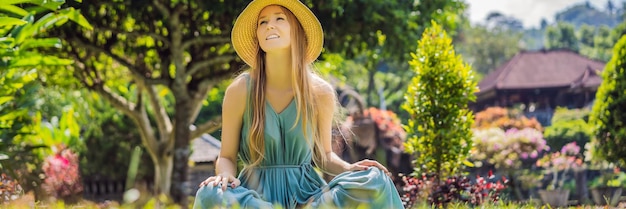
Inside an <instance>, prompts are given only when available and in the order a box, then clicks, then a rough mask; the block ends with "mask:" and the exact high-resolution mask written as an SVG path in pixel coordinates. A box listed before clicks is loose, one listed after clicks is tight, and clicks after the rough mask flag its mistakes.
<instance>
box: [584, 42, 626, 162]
mask: <svg viewBox="0 0 626 209" xmlns="http://www.w3.org/2000/svg"><path fill="white" fill-rule="evenodd" d="M625 107H626V35H624V36H622V38H620V40H619V41H618V42H617V44H615V47H614V48H613V57H612V58H611V60H610V61H609V63H607V65H606V67H605V68H604V72H602V84H601V85H600V87H599V88H598V92H597V93H596V101H595V104H594V106H593V109H592V110H591V115H590V118H589V123H590V124H591V125H592V126H593V128H594V135H595V137H594V138H593V139H592V140H591V141H592V144H593V145H594V146H595V147H594V150H595V151H594V153H593V154H594V156H597V157H600V158H602V159H605V160H607V161H609V162H614V163H618V164H621V165H622V166H626V108H625Z"/></svg>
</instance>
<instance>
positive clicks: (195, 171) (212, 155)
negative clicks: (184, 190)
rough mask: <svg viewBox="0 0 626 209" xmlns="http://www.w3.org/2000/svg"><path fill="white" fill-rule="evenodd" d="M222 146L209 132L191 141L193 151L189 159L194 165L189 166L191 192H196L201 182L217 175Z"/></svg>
mask: <svg viewBox="0 0 626 209" xmlns="http://www.w3.org/2000/svg"><path fill="white" fill-rule="evenodd" d="M221 147H222V142H221V141H219V140H217V139H216V138H215V137H213V136H211V135H209V134H203V135H202V136H200V137H198V138H195V139H193V140H192V141H191V149H192V153H191V155H190V156H189V161H191V162H193V166H189V185H190V187H191V188H189V189H190V190H191V191H190V192H191V193H190V194H192V195H193V194H195V192H196V189H197V188H198V185H199V184H200V182H202V181H204V180H205V179H206V178H208V177H210V176H214V175H215V161H216V160H217V157H218V156H219V153H220V148H221Z"/></svg>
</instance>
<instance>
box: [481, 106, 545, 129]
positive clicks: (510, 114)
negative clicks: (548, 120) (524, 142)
mask: <svg viewBox="0 0 626 209" xmlns="http://www.w3.org/2000/svg"><path fill="white" fill-rule="evenodd" d="M472 127H473V128H477V129H485V128H493V127H497V128H500V129H502V130H508V129H511V128H516V129H524V128H534V129H536V130H540V131H541V130H543V127H542V126H541V123H539V121H537V119H535V118H531V119H529V118H527V117H526V116H524V115H522V114H520V113H517V112H516V111H510V110H508V109H505V108H502V107H489V108H487V109H485V110H483V111H480V112H478V113H476V119H475V120H474V124H473V125H472Z"/></svg>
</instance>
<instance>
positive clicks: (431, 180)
mask: <svg viewBox="0 0 626 209" xmlns="http://www.w3.org/2000/svg"><path fill="white" fill-rule="evenodd" d="M402 181H403V183H404V186H403V187H402V192H404V194H402V203H403V204H404V206H405V208H413V207H415V206H416V205H418V204H419V203H420V202H427V203H428V204H429V205H432V206H437V207H442V206H446V205H450V204H451V203H462V204H469V205H471V206H472V207H475V206H479V205H486V204H494V203H497V202H498V201H500V193H501V191H502V190H504V189H505V188H506V183H507V181H508V180H507V179H506V178H505V177H502V179H501V180H496V178H495V176H494V175H493V173H492V172H491V171H490V172H489V175H488V176H487V178H485V177H481V176H476V179H474V180H472V179H470V178H468V177H466V176H451V177H449V178H448V179H447V180H446V181H445V183H438V182H437V180H436V178H435V177H433V176H430V177H429V176H427V175H422V176H421V177H419V178H417V177H407V176H403V177H402Z"/></svg>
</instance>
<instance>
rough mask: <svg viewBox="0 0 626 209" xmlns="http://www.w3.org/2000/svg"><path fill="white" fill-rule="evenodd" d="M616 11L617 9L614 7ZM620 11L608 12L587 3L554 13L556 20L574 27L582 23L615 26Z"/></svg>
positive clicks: (619, 19) (619, 16)
mask: <svg viewBox="0 0 626 209" xmlns="http://www.w3.org/2000/svg"><path fill="white" fill-rule="evenodd" d="M615 11H617V9H615ZM621 18H622V12H621V11H620V12H609V11H607V10H598V9H596V8H595V7H593V6H591V5H590V4H589V3H583V4H578V5H574V6H572V7H570V8H568V9H566V10H564V11H562V12H559V13H557V14H556V15H555V17H554V19H555V21H556V22H567V23H571V24H573V25H574V26H576V28H579V27H580V26H582V25H583V24H587V25H592V26H601V25H607V26H609V27H611V28H613V27H615V26H616V25H617V24H619V23H620V22H621V21H622V20H621Z"/></svg>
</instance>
